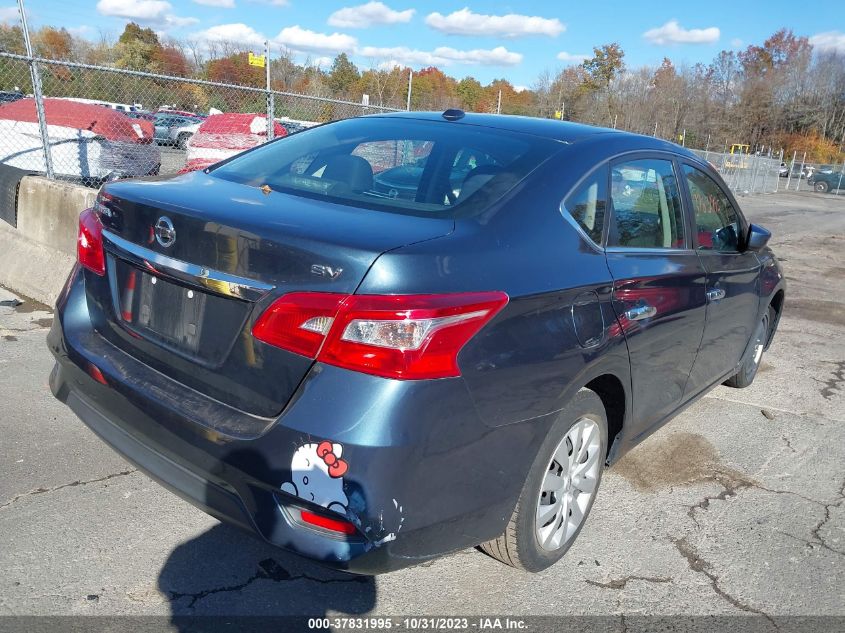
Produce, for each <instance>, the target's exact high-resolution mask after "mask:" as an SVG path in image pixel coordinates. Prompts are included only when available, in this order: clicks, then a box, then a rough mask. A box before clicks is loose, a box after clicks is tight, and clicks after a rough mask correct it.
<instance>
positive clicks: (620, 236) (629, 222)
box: [608, 159, 686, 248]
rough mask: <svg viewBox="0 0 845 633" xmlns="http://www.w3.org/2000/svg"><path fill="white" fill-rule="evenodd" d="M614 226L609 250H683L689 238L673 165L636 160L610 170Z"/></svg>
mask: <svg viewBox="0 0 845 633" xmlns="http://www.w3.org/2000/svg"><path fill="white" fill-rule="evenodd" d="M610 197H611V201H612V204H613V222H612V223H611V226H610V232H609V234H608V246H623V247H628V248H684V247H685V244H686V236H685V231H684V216H683V211H682V210H681V198H680V195H679V194H678V181H677V179H676V177H675V171H674V169H673V167H672V161H668V160H658V159H644V160H634V161H630V162H625V163H618V164H615V165H613V166H612V167H611V193H610Z"/></svg>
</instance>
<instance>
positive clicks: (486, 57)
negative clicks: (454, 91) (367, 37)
mask: <svg viewBox="0 0 845 633" xmlns="http://www.w3.org/2000/svg"><path fill="white" fill-rule="evenodd" d="M357 53H358V54H359V55H361V56H363V57H370V58H375V59H387V60H390V62H389V63H390V64H392V65H396V66H405V65H408V66H451V65H452V64H470V65H480V66H515V65H516V64H519V63H520V62H521V61H522V55H521V54H520V53H513V52H511V51H509V50H508V49H506V48H505V47H504V46H497V47H496V48H494V49H490V50H486V49H478V48H477V49H473V50H469V51H462V50H457V49H454V48H451V47H449V46H439V47H438V48H435V49H434V50H433V51H421V50H417V49H411V48H408V47H406V46H394V47H377V46H364V47H363V48H361V49H360V50H358V51H357ZM391 67H392V66H391Z"/></svg>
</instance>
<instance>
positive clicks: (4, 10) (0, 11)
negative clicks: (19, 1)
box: [0, 7, 20, 24]
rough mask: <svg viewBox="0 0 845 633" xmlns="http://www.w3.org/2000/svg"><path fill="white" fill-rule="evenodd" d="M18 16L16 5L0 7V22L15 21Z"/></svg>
mask: <svg viewBox="0 0 845 633" xmlns="http://www.w3.org/2000/svg"><path fill="white" fill-rule="evenodd" d="M19 18H20V14H19V13H18V8H17V7H0V22H2V23H3V24H8V23H9V22H17V21H18V19H19Z"/></svg>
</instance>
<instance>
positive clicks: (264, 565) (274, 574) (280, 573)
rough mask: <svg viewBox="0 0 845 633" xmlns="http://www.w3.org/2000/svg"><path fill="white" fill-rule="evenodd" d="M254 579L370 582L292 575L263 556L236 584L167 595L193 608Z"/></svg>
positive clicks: (240, 587) (172, 599)
mask: <svg viewBox="0 0 845 633" xmlns="http://www.w3.org/2000/svg"><path fill="white" fill-rule="evenodd" d="M256 580H272V581H273V582H291V581H294V580H310V581H313V582H317V583H320V584H324V585H327V584H332V583H368V582H370V580H369V578H368V577H366V576H352V575H350V577H349V578H316V577H314V576H309V575H308V574H298V575H295V576H294V575H292V574H291V573H290V572H289V571H288V570H287V569H285V568H284V567H282V566H281V565H280V564H279V562H278V561H276V560H274V559H272V558H265V559H264V560H262V561H259V563H258V569H256V571H255V573H254V574H253V575H252V576H251V577H250V578H247V579H246V580H245V581H244V582H242V583H240V584H237V585H228V586H223V587H214V588H212V589H203V590H202V591H197V592H195V593H190V592H184V593H183V592H179V591H167V592H166V593H167V597H168V600H170V602H176V601H178V600H181V599H183V598H190V599H191V601H190V602H189V603H188V606H187V608H188V609H193V608H194V605H195V604H196V603H197V602H199V601H200V600H202V599H203V598H206V597H208V596H210V595H212V594H215V593H228V592H233V591H241V590H243V589H246V588H247V587H248V586H249V585H251V584H252V583H254V582H255V581H256Z"/></svg>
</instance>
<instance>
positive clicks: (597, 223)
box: [563, 167, 607, 244]
mask: <svg viewBox="0 0 845 633" xmlns="http://www.w3.org/2000/svg"><path fill="white" fill-rule="evenodd" d="M563 208H564V212H565V213H568V214H569V215H570V216H572V219H573V220H575V222H576V223H577V224H578V226H580V227H581V229H582V230H583V231H584V233H586V234H587V237H589V238H590V239H591V240H592V241H593V242H595V243H596V244H601V236H602V231H603V229H604V215H605V210H606V208H607V167H600V168H599V169H597V170H595V171H594V172H593V173H592V174H590V176H588V177H587V179H586V180H585V181H584V182H582V183H581V184H580V185H579V186H578V188H577V189H576V190H575V191H573V192H572V193H571V194H569V196H567V198H566V200H564V202H563Z"/></svg>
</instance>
